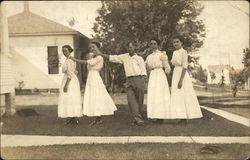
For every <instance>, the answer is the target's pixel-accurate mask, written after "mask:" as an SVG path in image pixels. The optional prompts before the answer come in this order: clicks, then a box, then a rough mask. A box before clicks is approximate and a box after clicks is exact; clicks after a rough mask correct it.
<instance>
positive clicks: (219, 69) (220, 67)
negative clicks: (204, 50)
mask: <svg viewBox="0 0 250 160" xmlns="http://www.w3.org/2000/svg"><path fill="white" fill-rule="evenodd" d="M207 68H208V70H209V71H210V72H214V73H221V72H222V70H225V69H227V70H229V71H230V70H231V69H232V68H231V67H230V65H209V66H208V67H207Z"/></svg>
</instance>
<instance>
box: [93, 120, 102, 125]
mask: <svg viewBox="0 0 250 160" xmlns="http://www.w3.org/2000/svg"><path fill="white" fill-rule="evenodd" d="M102 123H103V121H102V120H100V121H97V122H96V123H95V124H96V125H100V124H102Z"/></svg>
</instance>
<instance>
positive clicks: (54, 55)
mask: <svg viewBox="0 0 250 160" xmlns="http://www.w3.org/2000/svg"><path fill="white" fill-rule="evenodd" d="M48 73H49V74H58V73H59V58H58V47H57V46H48Z"/></svg>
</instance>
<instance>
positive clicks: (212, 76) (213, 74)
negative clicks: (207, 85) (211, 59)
mask: <svg viewBox="0 0 250 160" xmlns="http://www.w3.org/2000/svg"><path fill="white" fill-rule="evenodd" d="M210 76H211V80H212V83H213V81H214V80H215V79H216V75H215V73H214V72H212V71H210Z"/></svg>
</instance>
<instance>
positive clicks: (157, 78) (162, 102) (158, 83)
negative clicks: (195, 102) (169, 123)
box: [146, 50, 171, 119]
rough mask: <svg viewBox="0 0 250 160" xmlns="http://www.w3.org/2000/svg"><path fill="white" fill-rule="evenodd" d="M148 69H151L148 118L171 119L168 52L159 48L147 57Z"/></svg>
mask: <svg viewBox="0 0 250 160" xmlns="http://www.w3.org/2000/svg"><path fill="white" fill-rule="evenodd" d="M146 66H147V69H149V70H151V72H150V76H149V81H148V96H147V114H148V118H157V119H169V118H171V112H170V92H169V85H168V80H167V77H166V74H165V72H164V70H163V67H164V68H165V71H166V72H170V66H169V63H168V57H167V55H166V53H164V52H161V51H159V50H157V51H155V52H153V53H152V54H150V55H149V56H148V57H147V59H146Z"/></svg>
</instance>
